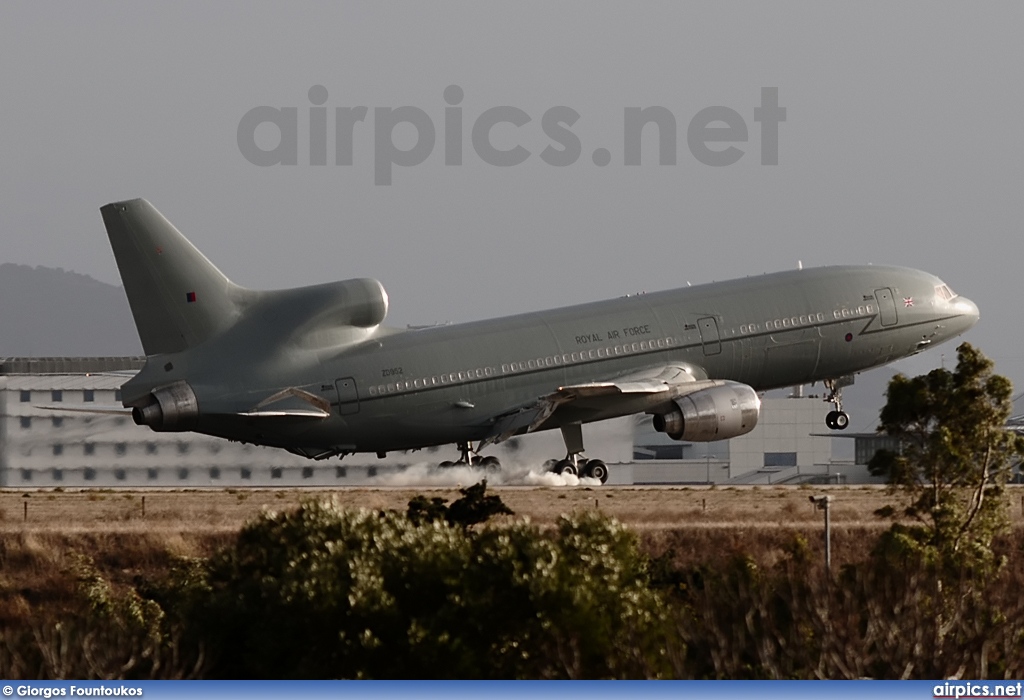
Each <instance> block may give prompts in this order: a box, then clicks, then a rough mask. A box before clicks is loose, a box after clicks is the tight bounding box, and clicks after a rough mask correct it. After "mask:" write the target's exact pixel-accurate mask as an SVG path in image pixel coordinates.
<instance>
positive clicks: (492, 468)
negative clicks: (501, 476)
mask: <svg viewBox="0 0 1024 700" xmlns="http://www.w3.org/2000/svg"><path fill="white" fill-rule="evenodd" d="M458 448H459V452H460V453H461V455H462V456H461V457H459V459H458V460H457V461H455V462H451V461H448V460H445V461H444V462H441V464H439V465H438V466H440V467H479V468H480V469H484V470H486V471H489V472H496V471H500V470H501V460H499V459H498V458H497V457H495V456H494V455H487V456H486V457H481V456H480V455H478V454H476V453H475V452H473V448H472V447H470V445H469V443H468V442H460V443H459V444H458Z"/></svg>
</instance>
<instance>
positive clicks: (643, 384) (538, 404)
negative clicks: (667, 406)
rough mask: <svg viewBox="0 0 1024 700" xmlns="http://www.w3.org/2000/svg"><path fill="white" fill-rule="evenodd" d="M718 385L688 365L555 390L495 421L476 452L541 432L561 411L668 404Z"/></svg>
mask: <svg viewBox="0 0 1024 700" xmlns="http://www.w3.org/2000/svg"><path fill="white" fill-rule="evenodd" d="M717 383H718V382H715V381H713V380H709V379H708V378H707V374H706V373H705V372H704V371H703V370H702V369H700V368H699V367H694V366H692V365H688V364H674V365H660V366H656V367H649V368H646V369H644V370H640V371H636V372H630V373H628V374H623V375H620V376H617V377H614V378H609V379H607V380H605V381H597V382H587V383H585V384H571V385H567V386H561V387H558V388H557V389H556V390H555V391H553V392H552V393H550V394H547V395H546V396H541V397H538V398H537V400H536V401H534V402H532V403H529V404H527V405H524V406H521V407H519V408H517V409H515V410H513V411H509V412H508V413H504V414H502V415H500V416H498V417H497V419H496V420H495V422H494V425H493V427H492V429H491V432H490V434H489V435H488V436H487V437H486V438H484V440H483V441H482V442H481V443H480V447H479V448H478V449H483V448H484V447H486V446H487V445H490V444H494V443H499V442H503V441H505V440H507V439H509V438H510V437H512V436H514V435H516V434H518V433H520V432H523V431H524V430H525V432H527V433H532V432H533V431H535V430H537V429H538V428H540V427H541V426H542V425H543V424H544V423H545V422H546V421H547V420H548V419H549V418H551V416H553V415H554V414H555V412H556V411H558V410H559V409H560V408H562V407H564V406H568V405H570V404H572V405H575V406H586V407H595V408H596V407H600V408H601V409H609V408H614V406H615V404H617V403H625V402H626V401H630V402H631V403H632V401H633V399H636V398H637V397H644V396H645V397H648V398H649V399H651V400H653V401H660V400H665V401H668V400H671V399H674V398H677V397H679V396H684V395H686V394H690V393H693V392H695V391H700V390H702V389H707V388H709V387H711V386H715V385H716V384H717Z"/></svg>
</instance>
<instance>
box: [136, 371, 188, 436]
mask: <svg viewBox="0 0 1024 700" xmlns="http://www.w3.org/2000/svg"><path fill="white" fill-rule="evenodd" d="M198 419H199V402H198V401H197V400H196V394H195V392H194V391H192V387H190V386H189V385H188V383H187V382H184V381H180V382H174V383H173V384H168V385H167V386H165V387H161V388H159V389H156V390H154V391H153V393H151V394H150V395H149V396H148V397H146V399H145V402H144V403H143V404H142V405H139V406H135V407H134V408H132V420H134V421H135V424H136V425H148V426H149V427H150V428H152V429H153V430H156V431H158V432H165V431H167V432H171V431H185V430H192V429H193V428H194V427H195V426H196V423H197V421H198Z"/></svg>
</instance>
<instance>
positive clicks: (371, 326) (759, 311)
mask: <svg viewBox="0 0 1024 700" xmlns="http://www.w3.org/2000/svg"><path fill="white" fill-rule="evenodd" d="M100 211H101V213H102V215H103V221H104V224H105V225H106V229H107V234H108V236H109V238H110V244H111V246H112V247H113V250H114V256H115V258H116V260H117V266H118V269H119V271H120V273H121V279H122V281H123V282H124V288H125V292H126V294H127V296H128V301H129V303H130V305H131V309H132V315H133V316H134V319H135V324H136V326H137V328H138V331H139V337H140V338H141V340H142V346H143V348H144V350H145V353H146V355H147V360H146V364H145V367H144V368H143V369H142V370H141V371H140V372H139V373H138V374H137V375H135V376H134V377H133V378H132V379H130V380H129V381H128V382H127V383H126V384H125V385H124V387H123V388H122V400H123V404H124V407H125V408H126V409H130V410H131V412H132V416H133V418H134V420H135V422H136V423H138V424H139V425H146V426H149V427H150V428H151V429H153V430H156V431H195V432H199V433H205V434H208V435H215V436H219V437H222V438H226V439H229V440H237V441H241V442H246V443H254V444H258V445H269V446H272V447H279V448H283V449H286V450H288V451H289V452H294V453H296V454H299V455H303V456H305V457H309V458H311V459H323V458H327V457H332V456H339V457H343V456H345V455H349V454H353V453H357V452H369V453H377V454H378V455H380V456H383V455H384V454H386V453H387V452H390V451H395V450H415V449H419V448H425V447H430V446H435V445H443V444H453V443H454V444H456V445H458V447H459V450H460V453H461V455H462V457H461V459H460V460H459V462H460V463H463V464H474V465H481V466H483V467H489V468H498V467H499V466H500V465H499V464H498V463H497V459H496V458H495V457H493V456H483V455H481V451H482V450H484V449H485V448H486V447H487V446H489V445H492V444H494V443H499V442H501V441H503V440H507V439H509V438H511V437H513V436H516V435H522V434H524V433H530V432H533V431H537V430H550V429H555V428H557V429H559V430H561V432H562V436H563V438H564V441H565V448H566V454H565V456H564V458H561V459H560V460H559V461H557V462H556V463H555V464H554V466H553V467H552V468H553V469H554V470H556V471H558V472H561V473H568V474H577V475H579V476H588V477H592V478H596V479H599V480H600V481H601V482H604V481H605V480H606V479H607V478H608V466H607V465H606V464H605V463H604V462H602V461H601V460H600V459H596V458H594V459H586V458H585V457H584V456H583V453H584V448H583V438H582V430H581V425H582V424H584V423H590V422H592V421H600V420H605V419H609V418H615V417H618V416H627V415H631V414H635V413H648V414H650V415H652V416H653V421H654V427H655V428H656V429H657V430H659V431H662V432H664V433H666V434H667V435H669V436H670V437H671V438H674V439H676V440H685V441H710V440H724V439H727V438H732V437H736V436H738V435H743V434H744V433H748V432H750V431H751V430H753V428H754V426H756V425H757V420H758V416H759V414H760V410H761V402H760V398H759V393H760V392H764V391H766V390H768V389H774V388H778V387H785V386H792V385H798V384H807V383H812V382H817V381H821V382H823V384H824V386H825V387H827V389H828V396H827V398H826V400H827V401H829V402H831V403H832V404H833V405H834V408H833V410H831V411H829V412H828V414H827V415H826V417H825V423H826V424H827V425H828V426H829V427H830V428H832V429H836V430H842V429H844V428H846V427H847V425H848V424H849V416H848V415H847V414H846V413H845V412H844V411H843V405H842V396H841V387H842V386H843V385H844V383H845V382H846V380H847V378H848V377H849V375H852V374H854V373H856V372H861V371H863V370H866V369H870V368H872V367H877V366H879V365H884V364H886V363H888V362H892V361H893V360H898V359H900V358H902V357H907V356H908V355H913V354H914V353H917V352H920V351H922V350H924V349H925V348H928V347H931V346H932V345H935V344H937V343H941V342H943V341H946V340H949V339H950V338H953V337H955V336H957V335H960V334H961V333H963V332H964V331H966V330H967V329H969V328H970V327H971V326H973V325H974V324H975V323H976V322H977V320H978V307H977V306H976V305H975V304H974V303H973V302H971V301H970V300H968V299H966V298H964V297H962V296H958V295H957V294H955V293H954V292H953V291H952V290H951V289H950V288H949V287H948V286H947V285H946V284H945V283H944V282H943V281H942V280H940V279H938V278H937V277H935V276H934V275H930V274H928V273H927V272H921V271H919V270H913V269H909V268H903V267H883V266H877V265H872V266H839V267H823V268H816V269H800V270H791V271H788V272H778V273H774V274H766V275H763V276H760V277H749V278H746V279H739V280H733V281H729V282H716V283H713V284H705V285H700V286H693V287H684V288H682V289H673V290H668V291H662V292H655V293H648V294H640V295H635V296H628V297H622V298H618V299H611V300H608V301H600V302H595V303H590V304H583V305H581V306H571V307H566V308H560V309H553V310H550V311H538V312H534V313H525V314H520V315H517V316H509V317H506V318H496V319H491V320H487V321H476V322H472V323H463V324H457V325H446V326H437V327H429V328H422V329H396V328H390V327H387V326H384V325H382V324H383V322H384V318H385V316H386V314H387V310H388V296H387V294H386V292H385V291H384V288H383V287H382V286H381V284H380V282H378V281H376V280H373V279H354V280H345V281H341V282H333V283H329V284H320V285H315V286H311V287H302V288H298V289H286V290H278V291H255V290H250V289H245V288H243V287H240V286H238V285H235V284H233V283H232V282H231V281H230V280H228V278H227V277H225V276H224V275H223V274H222V273H221V272H220V270H218V269H217V268H216V267H215V266H214V265H213V264H212V263H211V262H210V261H209V260H207V259H206V257H204V256H203V254H202V253H200V252H199V251H198V250H197V249H196V248H195V247H194V246H193V245H192V244H191V243H189V241H188V240H187V239H186V238H185V237H184V236H182V234H181V233H179V232H178V230H177V229H176V228H175V227H174V226H173V225H172V224H171V223H170V222H169V221H168V220H167V219H165V218H164V217H163V216H162V215H161V214H160V213H159V212H158V211H157V210H156V209H155V208H154V207H153V206H152V205H151V204H150V203H149V202H147V201H145V200H143V199H133V200H130V201H124V202H116V203H113V204H108V205H106V206H104V207H102V208H101V210H100ZM446 464H448V463H446Z"/></svg>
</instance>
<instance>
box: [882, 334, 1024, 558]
mask: <svg viewBox="0 0 1024 700" xmlns="http://www.w3.org/2000/svg"><path fill="white" fill-rule="evenodd" d="M992 369H993V364H992V361H991V360H989V359H988V358H987V357H985V356H984V355H983V354H982V353H981V352H980V351H978V350H977V349H976V348H974V347H973V346H972V345H970V344H969V343H964V344H962V345H961V346H960V347H958V348H957V366H956V369H955V370H954V371H952V372H950V371H948V370H946V369H935V370H932V371H931V372H929V373H928V374H926V375H921V376H917V377H913V378H907V377H905V376H903V375H901V374H899V375H896V376H895V377H893V378H892V380H891V381H890V383H889V388H888V390H887V392H886V398H887V401H886V405H885V407H884V408H883V409H882V412H881V423H880V426H879V430H880V431H881V432H883V433H885V434H886V435H889V436H892V437H894V438H897V440H898V441H899V445H900V448H899V450H898V451H896V452H893V451H888V450H883V451H880V452H879V453H878V454H876V455H875V457H874V458H873V459H872V460H871V463H870V465H869V467H870V469H871V472H872V473H873V474H876V475H887V476H888V477H889V481H890V484H892V485H893V486H894V487H895V489H896V491H897V492H898V493H901V494H903V495H904V497H905V500H906V505H905V508H904V513H905V514H906V515H907V516H909V517H910V518H912V519H913V520H915V521H916V524H915V525H913V526H910V527H906V526H900V525H896V526H894V528H893V530H891V531H890V533H889V534H888V536H887V537H886V538H885V543H886V545H887V546H889V547H890V548H892V547H893V546H894V545H896V546H898V548H904V549H906V548H909V549H913V550H915V551H918V552H919V553H921V554H923V555H925V557H926V558H928V559H930V560H933V561H934V563H936V564H940V565H942V566H944V567H953V569H955V570H963V569H964V568H969V569H975V570H977V571H978V573H983V572H984V571H990V570H991V567H992V566H993V565H994V564H995V560H994V556H993V554H992V548H991V545H992V539H993V538H994V537H995V536H996V535H997V534H998V533H999V532H1001V531H1003V530H1004V529H1005V528H1006V525H1007V503H1006V499H1005V495H1004V487H1005V485H1006V482H1007V480H1008V478H1009V476H1010V473H1011V471H1012V468H1013V466H1014V464H1015V463H1016V462H1017V461H1019V458H1020V457H1021V455H1024V438H1021V437H1020V436H1018V435H1016V434H1014V433H1012V432H1010V431H1008V430H1006V429H1005V424H1006V419H1007V418H1008V417H1009V415H1010V411H1011V409H1012V405H1011V402H1010V397H1011V394H1012V391H1013V386H1012V385H1011V383H1010V381H1009V380H1008V379H1006V378H1005V377H1002V376H1000V375H998V374H994V373H993V371H992Z"/></svg>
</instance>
